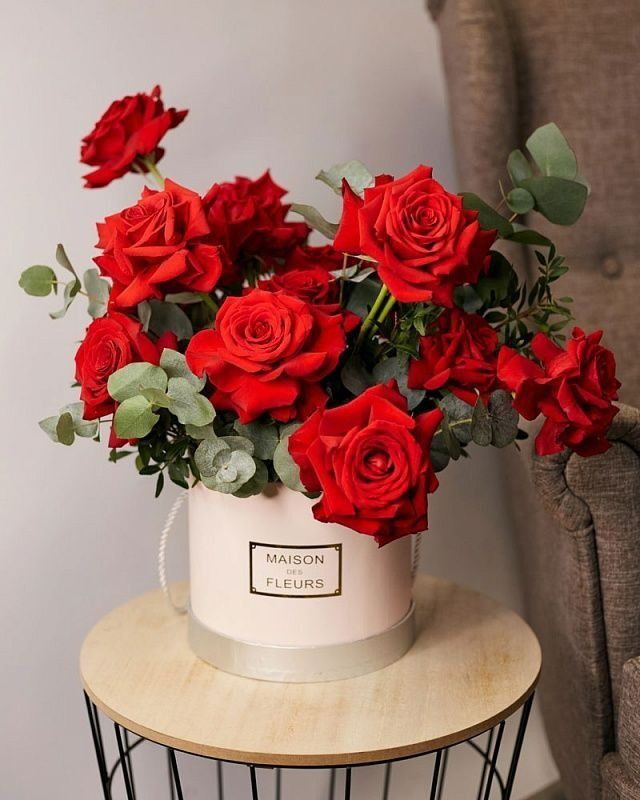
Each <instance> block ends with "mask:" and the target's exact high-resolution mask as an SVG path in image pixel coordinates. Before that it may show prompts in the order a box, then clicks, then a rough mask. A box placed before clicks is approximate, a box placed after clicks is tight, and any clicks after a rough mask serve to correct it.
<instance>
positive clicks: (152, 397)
mask: <svg viewBox="0 0 640 800" xmlns="http://www.w3.org/2000/svg"><path fill="white" fill-rule="evenodd" d="M140 394H141V395H142V396H143V397H146V398H147V400H148V401H149V402H150V403H151V404H152V405H154V406H157V407H158V408H171V398H170V397H169V395H167V394H165V393H164V392H163V391H162V390H161V389H154V388H150V389H140Z"/></svg>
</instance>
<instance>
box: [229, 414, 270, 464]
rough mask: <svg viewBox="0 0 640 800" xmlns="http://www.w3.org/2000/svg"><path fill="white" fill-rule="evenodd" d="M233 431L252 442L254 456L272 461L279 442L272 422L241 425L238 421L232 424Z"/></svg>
mask: <svg viewBox="0 0 640 800" xmlns="http://www.w3.org/2000/svg"><path fill="white" fill-rule="evenodd" d="M233 427H234V429H235V430H236V431H237V432H238V433H239V434H240V436H244V437H246V438H247V439H250V440H251V441H252V442H253V448H254V453H253V454H254V456H255V457H256V458H261V459H272V458H273V453H274V451H275V449H276V446H277V444H278V441H279V436H278V428H277V426H276V425H274V424H273V423H272V422H249V423H248V424H246V425H242V424H241V423H240V422H239V421H238V420H236V421H235V422H234V423H233Z"/></svg>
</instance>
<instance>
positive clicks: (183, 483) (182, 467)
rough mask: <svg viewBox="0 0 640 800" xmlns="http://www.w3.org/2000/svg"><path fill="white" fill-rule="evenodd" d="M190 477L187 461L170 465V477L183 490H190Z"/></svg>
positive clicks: (174, 462)
mask: <svg viewBox="0 0 640 800" xmlns="http://www.w3.org/2000/svg"><path fill="white" fill-rule="evenodd" d="M188 475H189V468H188V466H187V464H186V462H185V461H182V460H179V461H172V462H171V463H170V464H169V477H170V478H171V480H172V481H173V483H175V484H176V485H177V486H180V487H181V488H183V489H188V488H189V484H188V483H187V477H188Z"/></svg>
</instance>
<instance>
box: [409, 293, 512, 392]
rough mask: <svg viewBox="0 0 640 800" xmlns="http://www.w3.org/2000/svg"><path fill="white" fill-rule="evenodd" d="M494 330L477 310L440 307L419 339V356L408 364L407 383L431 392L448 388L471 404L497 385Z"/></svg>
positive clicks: (496, 343)
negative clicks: (430, 327) (442, 308)
mask: <svg viewBox="0 0 640 800" xmlns="http://www.w3.org/2000/svg"><path fill="white" fill-rule="evenodd" d="M497 363H498V334H497V333H496V331H495V330H494V329H493V328H492V327H491V325H489V323H488V322H485V320H484V319H483V318H482V317H481V316H479V315H478V314H466V313H465V312H464V311H461V310H460V309H458V308H453V309H451V310H449V309H447V310H446V311H444V312H443V313H442V314H441V315H440V316H439V317H438V319H437V320H436V321H435V324H434V326H433V330H432V331H430V332H429V333H428V334H427V336H423V337H422V338H421V339H420V358H419V359H417V360H415V361H412V362H411V364H410V366H409V386H410V387H411V388H412V389H426V390H427V391H428V392H434V391H437V390H438V389H448V390H449V391H451V392H453V394H455V395H456V397H459V398H460V399H461V400H464V401H465V403H470V404H471V405H473V404H474V403H475V402H476V400H477V397H478V394H480V396H481V397H486V396H487V395H489V394H490V393H491V392H492V391H493V390H494V389H497V388H499V384H498V380H497V377H496V369H497Z"/></svg>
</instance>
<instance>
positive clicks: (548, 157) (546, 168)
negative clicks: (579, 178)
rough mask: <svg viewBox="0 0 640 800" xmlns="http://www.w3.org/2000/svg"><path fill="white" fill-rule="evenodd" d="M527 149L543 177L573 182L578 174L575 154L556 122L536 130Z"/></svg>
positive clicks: (529, 140)
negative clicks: (548, 176)
mask: <svg viewBox="0 0 640 800" xmlns="http://www.w3.org/2000/svg"><path fill="white" fill-rule="evenodd" d="M526 147H527V150H528V151H529V152H530V153H531V156H532V158H533V160H534V161H535V163H536V166H537V167H538V169H539V170H540V173H541V174H542V175H552V176H555V177H557V178H568V179H569V180H573V179H574V178H575V177H576V175H577V174H578V162H577V160H576V156H575V153H574V152H573V150H572V149H571V147H570V146H569V143H568V142H567V140H566V139H565V137H564V134H563V133H562V131H561V130H560V128H558V126H557V125H556V124H555V123H554V122H550V123H548V124H547V125H543V126H542V127H541V128H538V129H537V130H535V131H534V132H533V133H532V134H531V136H529V138H528V139H527V142H526ZM526 177H527V176H525V179H526Z"/></svg>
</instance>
